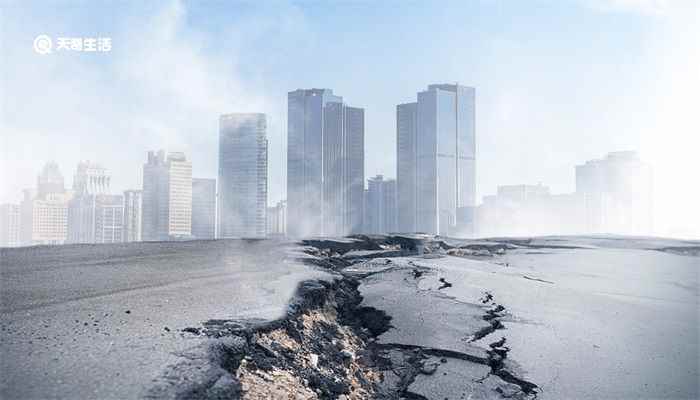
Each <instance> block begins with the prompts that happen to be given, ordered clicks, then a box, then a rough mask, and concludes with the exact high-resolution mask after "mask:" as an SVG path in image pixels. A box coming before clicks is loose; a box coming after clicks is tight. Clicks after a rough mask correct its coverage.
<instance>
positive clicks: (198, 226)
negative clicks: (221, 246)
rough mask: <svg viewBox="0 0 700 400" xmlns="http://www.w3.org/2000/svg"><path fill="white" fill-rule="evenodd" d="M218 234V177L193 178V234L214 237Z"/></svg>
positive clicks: (197, 236)
mask: <svg viewBox="0 0 700 400" xmlns="http://www.w3.org/2000/svg"><path fill="white" fill-rule="evenodd" d="M215 234H216V179H202V178H193V179H192V236H194V237H195V238H196V239H214V237H215Z"/></svg>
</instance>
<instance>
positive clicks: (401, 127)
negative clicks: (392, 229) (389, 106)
mask: <svg viewBox="0 0 700 400" xmlns="http://www.w3.org/2000/svg"><path fill="white" fill-rule="evenodd" d="M417 109H418V104H417V103H407V104H399V105H398V106H396V181H397V197H398V205H397V206H398V214H399V216H398V220H399V222H398V224H399V226H398V230H399V232H416V231H417V229H416V190H417V184H416V167H417V162H416V129H417V125H418V124H417V121H416V118H417V117H418V112H417Z"/></svg>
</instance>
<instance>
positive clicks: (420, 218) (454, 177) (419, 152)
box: [396, 84, 476, 236]
mask: <svg viewBox="0 0 700 400" xmlns="http://www.w3.org/2000/svg"><path fill="white" fill-rule="evenodd" d="M396 114H397V152H398V154H397V160H398V162H397V179H398V196H399V199H398V202H399V215H400V217H399V220H400V221H401V226H400V228H401V230H402V231H403V230H410V229H411V228H412V227H413V228H414V230H415V231H419V232H425V233H431V234H439V235H457V236H471V235H472V234H473V220H474V218H473V212H474V211H473V210H474V206H475V192H476V183H475V179H476V178H475V172H476V135H475V90H474V88H471V87H465V86H460V85H456V84H454V85H453V84H439V85H429V86H428V89H427V90H425V91H423V92H419V93H418V101H417V102H416V103H409V104H401V105H399V106H397V113H396ZM412 225H413V226H412Z"/></svg>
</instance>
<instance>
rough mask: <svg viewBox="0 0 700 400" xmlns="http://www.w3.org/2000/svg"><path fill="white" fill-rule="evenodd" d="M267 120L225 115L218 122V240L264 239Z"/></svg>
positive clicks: (252, 115) (257, 117) (253, 114)
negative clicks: (219, 238)
mask: <svg viewBox="0 0 700 400" xmlns="http://www.w3.org/2000/svg"><path fill="white" fill-rule="evenodd" d="M266 213H267V119H266V117H265V114H257V113H249V114H241V113H234V114H226V115H222V116H221V117H220V119H219V237H221V238H259V237H265V230H266V219H267V217H266Z"/></svg>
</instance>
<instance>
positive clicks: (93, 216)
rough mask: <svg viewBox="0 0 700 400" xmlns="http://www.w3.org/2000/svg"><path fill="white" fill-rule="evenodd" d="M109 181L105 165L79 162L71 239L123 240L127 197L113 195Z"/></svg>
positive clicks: (70, 221)
mask: <svg viewBox="0 0 700 400" xmlns="http://www.w3.org/2000/svg"><path fill="white" fill-rule="evenodd" d="M109 184H110V176H109V174H108V173H107V170H106V169H105V168H103V167H101V166H100V165H98V164H95V163H91V162H89V161H83V162H80V163H79V164H78V167H77V170H76V173H75V175H74V177H73V191H74V196H73V198H72V199H71V201H70V202H69V204H68V235H67V242H68V243H115V242H121V241H122V226H123V222H124V221H123V217H124V199H123V197H122V196H121V195H110V194H109Z"/></svg>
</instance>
